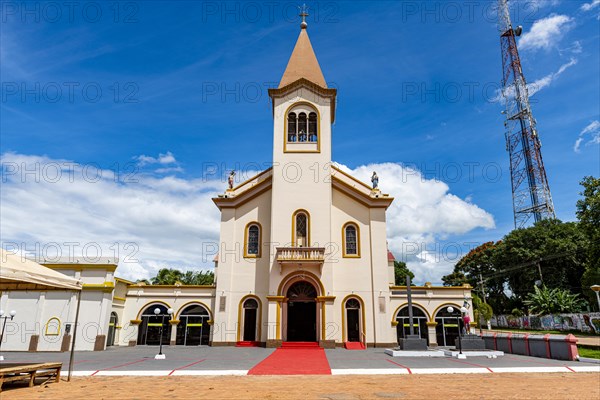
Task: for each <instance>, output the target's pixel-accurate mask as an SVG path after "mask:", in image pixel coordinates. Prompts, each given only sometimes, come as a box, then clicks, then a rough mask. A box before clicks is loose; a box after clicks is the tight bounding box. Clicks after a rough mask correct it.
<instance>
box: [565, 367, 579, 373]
mask: <svg viewBox="0 0 600 400" xmlns="http://www.w3.org/2000/svg"><path fill="white" fill-rule="evenodd" d="M565 368H566V369H568V370H569V371H571V372H575V373H577V371H575V370H573V369H571V367H569V366H568V365H565Z"/></svg>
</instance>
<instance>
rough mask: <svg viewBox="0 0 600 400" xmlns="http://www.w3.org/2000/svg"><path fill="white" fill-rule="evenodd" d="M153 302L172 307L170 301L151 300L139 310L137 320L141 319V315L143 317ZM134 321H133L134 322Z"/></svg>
mask: <svg viewBox="0 0 600 400" xmlns="http://www.w3.org/2000/svg"><path fill="white" fill-rule="evenodd" d="M152 304H162V305H163V306H165V307H167V310H168V309H169V308H172V307H171V306H170V305H169V304H168V303H165V302H164V301H161V300H153V301H149V302H148V303H146V304H145V305H144V306H143V307H142V308H140V311H138V314H137V319H136V321H137V320H140V321H141V317H142V313H143V312H144V310H145V309H146V308H148V307H150V306H151V305H152ZM132 323H133V322H132Z"/></svg>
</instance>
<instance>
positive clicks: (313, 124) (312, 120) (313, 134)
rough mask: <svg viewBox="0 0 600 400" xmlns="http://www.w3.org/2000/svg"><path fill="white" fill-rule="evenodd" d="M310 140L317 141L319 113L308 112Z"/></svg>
mask: <svg viewBox="0 0 600 400" xmlns="http://www.w3.org/2000/svg"><path fill="white" fill-rule="evenodd" d="M308 141H309V142H316V141H317V113H314V112H311V113H310V114H308Z"/></svg>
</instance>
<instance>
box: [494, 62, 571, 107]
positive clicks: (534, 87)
mask: <svg viewBox="0 0 600 400" xmlns="http://www.w3.org/2000/svg"><path fill="white" fill-rule="evenodd" d="M577 62H578V61H577V59H576V58H571V60H570V61H569V62H568V63H565V64H563V65H561V66H560V68H558V71H556V72H552V73H550V74H548V75H546V76H544V77H543V78H540V79H538V80H536V81H534V82H532V83H528V84H527V92H528V93H529V96H530V97H531V96H533V95H535V94H536V93H538V92H539V91H540V90H542V89H544V88H547V87H548V86H550V85H551V84H552V83H553V82H554V81H556V80H557V79H558V78H559V77H560V76H561V75H562V74H563V73H564V72H565V71H566V70H567V69H569V68H571V67H572V66H574V65H576V64H577ZM514 95H515V89H514V86H509V87H507V88H506V90H504V94H503V91H502V89H498V90H496V95H495V96H494V97H493V98H491V99H490V102H492V103H502V104H505V103H506V99H505V97H508V98H510V99H512V98H513V97H514Z"/></svg>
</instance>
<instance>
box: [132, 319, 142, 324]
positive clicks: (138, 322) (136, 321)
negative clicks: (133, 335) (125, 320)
mask: <svg viewBox="0 0 600 400" xmlns="http://www.w3.org/2000/svg"><path fill="white" fill-rule="evenodd" d="M129 322H131V325H139V324H141V323H142V320H141V319H132V320H130V321H129Z"/></svg>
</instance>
